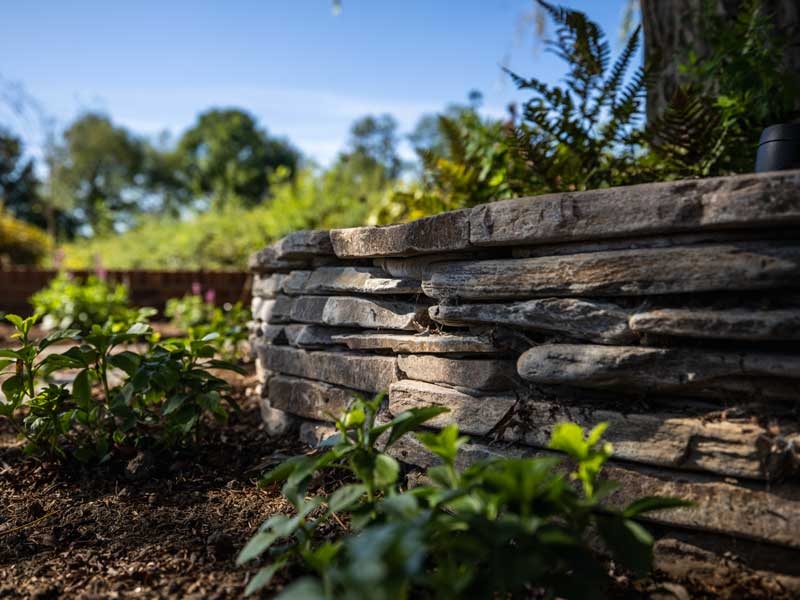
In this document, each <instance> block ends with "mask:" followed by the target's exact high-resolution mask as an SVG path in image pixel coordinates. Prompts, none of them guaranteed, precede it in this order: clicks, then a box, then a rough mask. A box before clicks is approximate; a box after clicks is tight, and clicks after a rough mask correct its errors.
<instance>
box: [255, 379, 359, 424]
mask: <svg viewBox="0 0 800 600" xmlns="http://www.w3.org/2000/svg"><path fill="white" fill-rule="evenodd" d="M362 395H363V392H358V391H356V390H351V389H348V388H345V387H341V386H338V385H331V384H329V383H323V382H321V381H311V380H310V379H301V378H299V377H288V376H286V375H276V376H274V377H272V378H271V379H270V380H269V397H270V400H271V402H272V406H274V407H275V408H278V409H280V410H283V411H286V412H288V413H291V414H293V415H297V416H299V417H304V418H306V419H316V420H318V421H330V422H333V421H335V420H336V419H338V418H339V417H341V416H342V414H344V411H345V409H346V408H347V406H348V405H349V404H350V403H351V402H352V401H353V400H354V399H355V398H356V397H357V396H362Z"/></svg>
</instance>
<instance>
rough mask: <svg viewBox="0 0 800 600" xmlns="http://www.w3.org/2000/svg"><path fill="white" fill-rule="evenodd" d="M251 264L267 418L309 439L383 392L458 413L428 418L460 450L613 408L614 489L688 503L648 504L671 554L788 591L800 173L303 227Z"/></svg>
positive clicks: (391, 404)
mask: <svg viewBox="0 0 800 600" xmlns="http://www.w3.org/2000/svg"><path fill="white" fill-rule="evenodd" d="M250 267H251V269H252V271H253V272H254V273H255V282H254V286H253V294H254V298H253V317H254V321H253V324H252V332H253V337H254V340H255V341H254V348H255V352H256V354H257V359H258V365H259V374H260V381H261V396H262V398H263V403H264V413H265V418H266V419H267V421H268V424H270V427H271V429H273V430H276V431H277V430H282V429H285V428H286V427H288V426H289V424H290V423H291V422H294V423H295V424H297V425H299V427H300V432H301V434H302V435H303V436H304V439H306V440H308V441H310V442H314V441H319V439H320V438H321V437H322V436H324V435H325V433H326V432H327V431H329V430H330V425H329V424H330V421H331V420H332V419H333V418H334V416H336V415H337V414H339V413H340V412H341V411H342V410H343V408H344V407H345V406H346V405H347V403H348V402H349V401H351V400H352V398H353V397H355V396H356V395H359V394H360V395H367V396H371V395H374V394H376V393H379V392H388V396H387V400H386V411H387V413H388V414H390V415H395V414H398V413H400V412H402V411H404V410H407V409H410V408H413V407H421V406H427V405H431V404H435V405H441V406H445V407H447V408H449V409H450V412H448V413H445V414H443V415H441V416H439V417H438V418H436V419H435V420H433V421H432V422H430V423H429V425H430V427H433V428H439V427H443V426H445V425H447V424H449V423H457V424H458V425H459V427H460V429H461V430H462V431H463V432H465V433H467V434H469V435H470V437H471V442H470V443H469V444H468V445H467V446H465V448H464V449H463V451H462V454H461V457H460V459H461V460H462V462H463V463H464V464H467V463H469V462H470V461H471V460H475V459H478V458H481V457H486V456H491V455H498V454H499V455H506V456H508V455H514V456H529V455H531V456H532V455H539V454H546V453H548V450H547V444H548V440H549V437H550V433H551V431H552V429H553V427H554V426H555V425H556V424H557V423H559V422H561V421H572V422H577V423H579V424H580V425H582V426H585V427H592V426H593V425H596V424H597V423H599V422H602V421H606V422H608V423H609V428H608V431H607V438H608V439H609V441H611V442H612V443H613V444H614V448H615V454H614V460H613V462H612V463H611V465H610V467H609V469H608V475H609V477H611V478H613V479H615V480H617V481H618V482H619V483H620V484H621V487H620V489H619V491H618V492H616V494H615V496H614V498H613V499H614V501H615V502H619V503H623V502H624V501H625V500H626V498H631V497H634V496H641V495H650V494H668V495H677V496H681V497H684V498H688V499H690V500H692V501H693V502H694V503H695V504H694V506H692V507H689V508H682V509H679V510H672V511H668V512H664V513H659V514H655V515H654V516H653V517H652V522H653V523H654V526H655V527H656V529H657V531H658V532H659V535H660V536H661V540H660V541H659V545H660V546H659V548H660V554H659V556H661V557H664V556H670V557H672V558H671V560H668V561H666V562H662V564H661V566H662V567H663V568H664V569H665V570H669V569H670V568H672V569H676V568H678V569H679V570H680V568H683V569H684V574H686V570H687V569H688V570H691V568H698V567H696V565H697V564H698V563H697V561H695V562H693V563H692V562H691V561H689V562H688V563H687V562H686V561H681V560H676V559H675V556H678V555H681V556H684V557H685V556H686V555H687V552H688V553H689V554H691V553H694V554H693V556H694V557H695V558H696V559H698V560H700V559H699V558H698V557H699V556H703V557H705V558H704V559H703V560H706V559H707V560H712V562H713V560H715V559H714V558H713V557H715V556H721V555H722V554H723V553H724V552H726V551H729V552H732V553H733V554H734V555H736V556H738V557H740V558H741V560H740V561H739V562H737V561H736V560H734V561H732V563H731V568H732V569H734V568H741V569H743V570H746V571H747V573H748V574H749V575H748V576H755V575H753V573H756V574H758V573H761V572H762V571H763V572H772V573H773V575H769V577H771V578H772V579H771V580H770V581H773V582H775V585H782V586H790V587H791V586H798V588H797V589H798V590H799V591H800V585H798V581H800V580H798V579H796V578H795V577H793V576H798V575H800V416H798V412H799V411H800V343H799V342H800V171H788V172H782V173H767V174H758V175H744V176H736V177H725V178H714V179H704V180H692V181H680V182H669V183H656V184H647V185H639V186H631V187H625V188H612V189H606V190H596V191H589V192H578V193H565V194H551V195H546V196H539V197H534V198H522V199H515V200H506V201H500V202H495V203H492V204H487V205H483V206H478V207H475V208H472V209H465V210H460V211H454V212H450V213H444V214H441V215H437V216H434V217H429V218H426V219H421V220H418V221H413V222H411V223H404V224H398V225H391V226H388V227H359V228H353V229H338V230H332V231H300V232H296V233H294V234H292V235H290V236H288V237H286V238H284V239H282V240H280V241H279V242H277V243H275V244H273V245H271V246H269V247H268V248H265V249H264V250H262V251H260V252H258V253H257V254H256V255H255V256H254V257H253V259H252V261H251V265H250ZM396 452H397V453H398V456H399V457H400V458H402V459H403V460H405V461H407V462H409V463H413V464H418V465H427V464H430V463H431V461H432V460H433V459H432V457H431V456H430V455H429V454H427V453H426V452H425V450H424V449H423V448H422V447H421V446H420V445H419V444H418V443H416V442H415V441H414V440H413V439H408V440H406V441H405V442H404V443H403V444H401V445H399V446H398V447H397V450H396ZM676 549H677V550H676ZM709 557H711V558H709ZM700 562H701V563H702V560H700ZM676 564H679V565H683V566H682V567H680V568H679V567H676V566H675V565H676ZM690 564H693V565H695V566H694V567H689V566H687V565H690ZM774 573H783V575H780V576H779V575H774ZM758 576H760V575H758Z"/></svg>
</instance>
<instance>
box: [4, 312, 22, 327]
mask: <svg viewBox="0 0 800 600" xmlns="http://www.w3.org/2000/svg"><path fill="white" fill-rule="evenodd" d="M6 321H9V322H10V323H11V324H12V325H13V326H14V327H16V328H17V329H19V330H20V331H22V326H23V323H24V321H23V319H22V317H20V316H19V315H12V314H11V313H9V314H7V315H6Z"/></svg>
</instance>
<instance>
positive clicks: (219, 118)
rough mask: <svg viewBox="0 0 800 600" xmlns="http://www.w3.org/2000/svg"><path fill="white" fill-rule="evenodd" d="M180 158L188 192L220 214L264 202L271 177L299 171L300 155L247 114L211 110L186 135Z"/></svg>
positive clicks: (180, 168)
mask: <svg viewBox="0 0 800 600" xmlns="http://www.w3.org/2000/svg"><path fill="white" fill-rule="evenodd" d="M176 156H177V159H178V161H179V165H180V166H179V171H180V173H181V178H182V179H183V180H184V182H185V184H186V186H187V188H188V189H189V190H191V191H192V192H193V193H194V194H195V196H196V197H200V198H208V199H209V201H210V204H211V205H212V206H213V207H215V208H217V209H219V208H222V207H224V206H230V205H232V204H242V205H247V206H252V205H254V204H258V203H259V202H261V201H263V200H264V197H265V195H266V194H267V192H268V189H269V176H270V175H271V174H272V173H274V172H275V171H276V170H277V169H278V168H279V167H284V168H286V169H288V170H289V172H294V170H295V169H296V167H297V161H298V153H297V151H296V150H294V149H293V148H292V147H291V146H290V145H289V144H288V142H285V141H283V140H277V139H273V138H270V137H269V136H267V133H266V132H265V131H263V130H262V129H259V128H258V126H257V125H256V122H255V119H254V118H253V117H252V116H251V115H249V114H248V113H246V112H244V111H242V110H236V109H228V110H217V109H213V110H209V111H207V112H205V113H203V114H201V115H200V117H199V119H198V121H197V124H196V125H195V126H194V127H192V128H191V129H189V130H188V131H187V132H186V133H184V134H183V137H182V138H181V140H180V142H179V143H178V148H177V149H176Z"/></svg>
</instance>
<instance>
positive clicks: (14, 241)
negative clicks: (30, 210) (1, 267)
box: [0, 206, 53, 265]
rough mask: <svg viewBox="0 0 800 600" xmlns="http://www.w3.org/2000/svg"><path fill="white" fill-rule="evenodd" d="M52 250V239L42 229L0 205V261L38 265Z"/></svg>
mask: <svg viewBox="0 0 800 600" xmlns="http://www.w3.org/2000/svg"><path fill="white" fill-rule="evenodd" d="M52 252H53V240H52V239H51V238H50V236H49V235H47V234H46V233H45V232H44V231H42V230H41V229H39V228H38V227H34V226H33V225H29V224H27V223H24V222H23V221H20V220H18V219H16V218H14V217H12V216H11V215H10V214H8V213H7V212H6V211H5V210H4V209H3V207H2V206H0V262H10V263H11V264H15V265H39V264H41V263H42V262H44V261H45V259H46V258H47V257H49V256H50V254H51V253H52Z"/></svg>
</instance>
